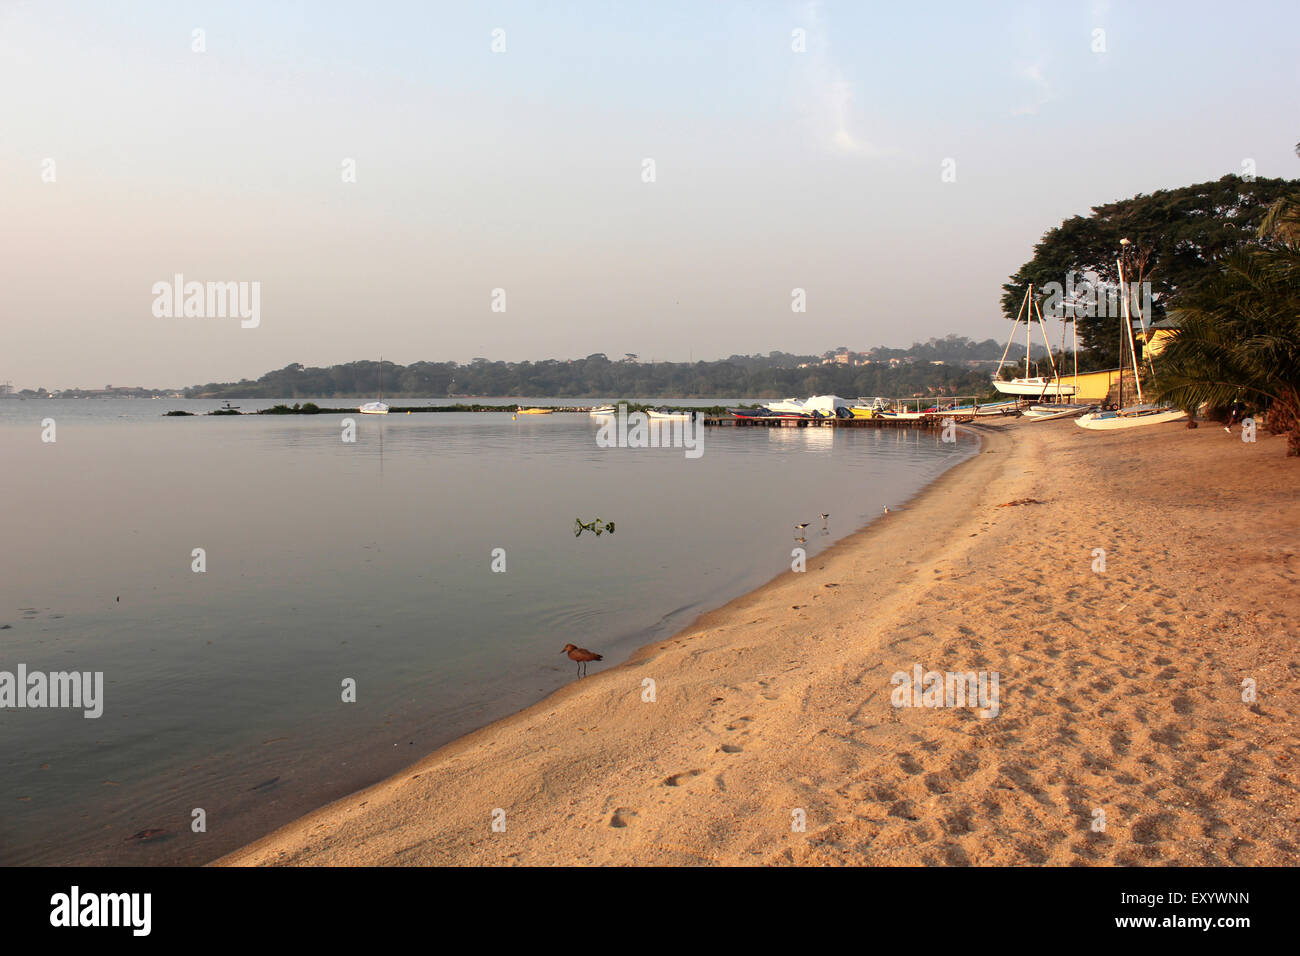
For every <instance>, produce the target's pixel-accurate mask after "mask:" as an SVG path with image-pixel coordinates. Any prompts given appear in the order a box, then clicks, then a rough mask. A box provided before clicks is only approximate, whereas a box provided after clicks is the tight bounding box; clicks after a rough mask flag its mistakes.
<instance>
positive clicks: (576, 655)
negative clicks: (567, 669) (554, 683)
mask: <svg viewBox="0 0 1300 956" xmlns="http://www.w3.org/2000/svg"><path fill="white" fill-rule="evenodd" d="M560 653H561V654H568V655H569V660H571V661H577V663H578V676H579V677H582V676H583V675H584V674H586V673H587V663H588V662H589V661H603V660H604V659H605V658H604V657H603V656H601V655H600V654H593V653H592V652H591V651H589V650H587V649H586V648H585V647H576V646H574V645H573V644H565V645H564V650H562V651H560Z"/></svg>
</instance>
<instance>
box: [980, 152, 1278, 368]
mask: <svg viewBox="0 0 1300 956" xmlns="http://www.w3.org/2000/svg"><path fill="white" fill-rule="evenodd" d="M1297 185H1300V183H1297V181H1294V180H1285V179H1252V180H1246V179H1243V178H1241V177H1240V176H1224V177H1223V178H1222V179H1219V180H1216V181H1213V182H1206V183H1197V184H1195V185H1193V186H1184V187H1182V188H1181V189H1162V190H1159V191H1157V192H1154V193H1151V194H1150V195H1146V194H1139V195H1137V196H1134V197H1133V198H1131V199H1124V200H1120V201H1119V202H1113V203H1107V204H1106V205H1102V206H1094V207H1093V208H1092V212H1091V214H1090V215H1088V216H1073V217H1071V218H1070V219H1067V220H1065V222H1063V223H1061V225H1059V226H1057V227H1056V228H1054V229H1051V230H1049V231H1048V232H1047V233H1046V234H1044V236H1043V238H1042V239H1041V240H1040V241H1039V242H1038V244H1037V245H1035V246H1034V255H1033V258H1031V259H1030V260H1029V261H1028V262H1026V263H1025V264H1024V265H1022V266H1021V267H1020V268H1019V269H1018V270H1017V271H1016V273H1015V274H1014V275H1012V276H1011V277H1010V281H1008V282H1007V283H1006V284H1005V285H1004V286H1003V287H1002V288H1003V296H1002V311H1003V313H1004V314H1005V315H1006V316H1007V318H1011V319H1014V318H1015V317H1016V314H1017V312H1018V310H1019V309H1020V306H1021V302H1022V300H1023V299H1024V295H1025V290H1026V288H1027V287H1028V285H1029V283H1031V282H1032V283H1033V284H1034V286H1035V293H1036V295H1037V293H1038V292H1039V290H1042V289H1043V288H1044V287H1046V286H1047V285H1048V283H1053V282H1054V283H1058V284H1059V285H1061V286H1064V285H1065V284H1066V281H1067V277H1069V278H1071V279H1072V280H1073V281H1074V282H1076V283H1078V282H1079V281H1080V280H1081V278H1082V277H1083V276H1084V275H1086V274H1095V275H1096V276H1097V277H1098V281H1099V282H1101V283H1110V284H1114V283H1116V282H1117V281H1118V278H1119V276H1118V273H1117V270H1116V260H1117V259H1118V258H1119V253H1120V249H1121V246H1120V240H1121V239H1129V240H1130V241H1131V243H1132V245H1131V246H1130V256H1131V258H1130V264H1131V265H1130V267H1128V268H1126V272H1130V273H1131V274H1129V275H1126V276H1125V278H1126V279H1128V280H1130V281H1133V282H1136V283H1138V284H1139V287H1140V286H1141V283H1143V282H1150V283H1151V314H1150V315H1145V316H1144V318H1145V320H1146V322H1147V323H1148V325H1149V324H1150V323H1151V322H1152V321H1156V320H1159V319H1160V318H1161V317H1162V316H1164V315H1165V313H1166V311H1167V310H1168V309H1170V308H1172V307H1173V306H1175V305H1176V304H1177V303H1178V300H1179V298H1180V297H1181V296H1184V295H1188V294H1190V293H1191V292H1192V291H1194V290H1195V289H1196V288H1197V286H1198V285H1199V284H1201V283H1202V282H1204V281H1207V280H1208V279H1209V278H1211V277H1212V276H1214V275H1216V274H1217V273H1218V265H1219V264H1220V263H1221V262H1223V261H1224V260H1225V258H1226V257H1228V256H1229V255H1231V254H1232V253H1233V252H1235V251H1236V250H1238V249H1240V248H1242V247H1243V246H1252V245H1255V244H1256V243H1257V238H1256V234H1257V231H1258V229H1259V227H1260V224H1261V223H1262V221H1263V220H1264V218H1265V216H1266V215H1267V214H1268V212H1269V208H1270V206H1273V205H1274V204H1276V203H1277V202H1278V201H1279V200H1280V199H1282V198H1283V197H1284V196H1286V195H1287V194H1288V193H1290V192H1292V191H1293V190H1295V188H1296V187H1297ZM1067 305H1068V303H1067ZM1099 311H1102V312H1103V314H1102V315H1100V316H1098V315H1095V314H1093V315H1083V316H1079V317H1078V320H1077V321H1078V331H1079V344H1080V346H1081V347H1083V348H1084V349H1086V350H1088V352H1089V353H1090V354H1089V355H1088V356H1087V358H1086V359H1085V361H1086V364H1087V365H1088V366H1089V367H1097V368H1100V367H1113V366H1116V365H1118V364H1119V343H1120V337H1119V327H1118V325H1117V322H1116V318H1115V316H1114V315H1113V314H1112V315H1106V314H1105V311H1106V310H1104V309H1102V310H1099Z"/></svg>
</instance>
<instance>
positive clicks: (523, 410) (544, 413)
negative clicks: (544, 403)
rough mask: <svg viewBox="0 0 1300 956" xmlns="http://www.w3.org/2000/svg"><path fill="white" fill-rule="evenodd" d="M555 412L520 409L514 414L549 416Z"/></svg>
mask: <svg viewBox="0 0 1300 956" xmlns="http://www.w3.org/2000/svg"><path fill="white" fill-rule="evenodd" d="M554 411H555V409H553V408H521V409H519V411H518V412H517V413H516V414H519V415H550V414H552V413H553V412H554Z"/></svg>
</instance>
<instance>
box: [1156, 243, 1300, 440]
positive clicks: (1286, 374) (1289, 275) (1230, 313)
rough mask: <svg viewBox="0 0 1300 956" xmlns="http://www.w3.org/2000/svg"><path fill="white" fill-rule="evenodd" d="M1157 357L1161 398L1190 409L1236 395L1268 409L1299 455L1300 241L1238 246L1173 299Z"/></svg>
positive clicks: (1271, 422) (1273, 422) (1271, 420)
mask: <svg viewBox="0 0 1300 956" xmlns="http://www.w3.org/2000/svg"><path fill="white" fill-rule="evenodd" d="M1174 317H1175V318H1176V319H1177V320H1178V321H1179V322H1180V323H1181V326H1180V328H1179V329H1178V330H1177V331H1176V332H1175V333H1174V335H1173V337H1172V339H1171V340H1170V342H1169V344H1168V346H1166V348H1165V349H1164V351H1163V352H1162V353H1161V356H1160V365H1161V374H1160V379H1161V380H1160V396H1161V398H1162V399H1163V400H1164V401H1168V402H1172V403H1174V404H1176V405H1177V406H1178V407H1180V408H1184V409H1188V410H1191V411H1194V410H1196V409H1198V408H1199V407H1200V406H1201V405H1202V404H1206V403H1208V404H1209V406H1210V407H1211V408H1224V407H1226V406H1228V405H1230V404H1231V403H1232V402H1233V401H1234V400H1236V399H1240V400H1241V401H1242V402H1243V403H1245V404H1247V405H1248V406H1251V407H1254V408H1257V409H1258V408H1263V409H1266V410H1267V413H1268V425H1269V427H1270V428H1271V429H1273V430H1275V431H1283V432H1287V433H1288V435H1289V440H1288V446H1289V454H1292V455H1297V454H1300V246H1298V245H1296V244H1294V243H1291V242H1289V241H1284V240H1283V241H1279V240H1274V241H1270V242H1269V243H1268V244H1266V245H1264V246H1260V247H1256V248H1250V249H1242V250H1239V251H1237V252H1235V253H1233V254H1232V255H1230V256H1229V257H1227V258H1226V259H1225V260H1224V262H1223V264H1222V266H1221V267H1220V268H1219V269H1217V270H1215V272H1214V274H1213V275H1212V276H1211V277H1209V278H1208V279H1207V280H1206V281H1205V282H1203V283H1201V284H1200V285H1198V287H1197V288H1196V289H1195V290H1194V291H1192V292H1190V293H1188V294H1186V295H1184V296H1181V297H1180V299H1179V304H1178V307H1177V308H1176V309H1175V310H1174Z"/></svg>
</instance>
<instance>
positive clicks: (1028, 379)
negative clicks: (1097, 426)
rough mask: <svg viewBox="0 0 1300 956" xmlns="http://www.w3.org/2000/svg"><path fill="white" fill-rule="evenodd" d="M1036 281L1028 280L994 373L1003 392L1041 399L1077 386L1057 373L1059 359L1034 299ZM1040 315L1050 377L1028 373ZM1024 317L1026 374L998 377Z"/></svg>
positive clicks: (994, 377) (1040, 327)
mask: <svg viewBox="0 0 1300 956" xmlns="http://www.w3.org/2000/svg"><path fill="white" fill-rule="evenodd" d="M1033 295H1034V284H1033V283H1032V282H1031V283H1029V288H1028V289H1027V290H1026V291H1025V298H1024V301H1022V302H1021V303H1020V311H1019V312H1017V313H1016V324H1015V325H1014V326H1012V329H1011V337H1010V338H1008V339H1007V347H1006V348H1005V349H1003V350H1002V360H1001V361H1000V362H998V370H997V372H994V373H993V387H994V388H996V389H997V390H998V391H999V392H1001V393H1002V394H1003V395H1020V396H1033V397H1034V398H1037V399H1039V400H1040V401H1041V400H1042V399H1044V398H1046V397H1047V396H1048V395H1054V396H1056V397H1058V398H1059V397H1061V396H1069V395H1073V394H1074V393H1075V390H1076V389H1075V386H1073V385H1069V384H1066V383H1064V382H1062V381H1061V378H1060V376H1059V375H1057V373H1056V360H1055V359H1053V358H1052V344H1051V343H1050V342H1049V341H1048V340H1047V328H1046V327H1045V326H1044V325H1043V313H1042V312H1040V311H1038V303H1036V302H1034V301H1033ZM1035 314H1037V316H1038V327H1039V329H1041V330H1042V333H1043V344H1044V345H1046V346H1047V361H1048V363H1049V364H1050V365H1051V366H1052V376H1051V378H1048V377H1047V376H1043V375H1037V376H1034V375H1030V374H1029V352H1030V346H1031V344H1032V343H1031V336H1032V333H1033V324H1034V316H1035ZM1022 315H1023V316H1024V317H1025V374H1024V376H1023V377H1022V378H1013V379H1011V380H1010V381H1007V382H1004V381H1001V380H1000V379H999V378H998V374H1000V373H1001V371H1002V366H1003V365H1004V364H1005V363H1006V361H1007V353H1008V352H1010V351H1011V342H1012V341H1013V340H1014V339H1015V337H1016V329H1018V328H1019V327H1020V317H1021V316H1022Z"/></svg>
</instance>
